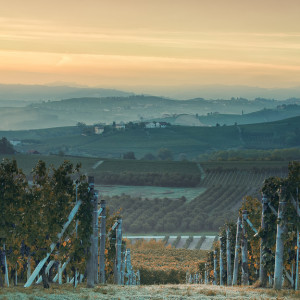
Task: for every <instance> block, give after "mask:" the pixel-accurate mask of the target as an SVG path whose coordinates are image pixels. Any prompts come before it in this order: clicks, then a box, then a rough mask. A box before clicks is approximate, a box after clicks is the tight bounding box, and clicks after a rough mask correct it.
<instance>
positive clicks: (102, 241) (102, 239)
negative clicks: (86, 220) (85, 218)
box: [99, 200, 106, 283]
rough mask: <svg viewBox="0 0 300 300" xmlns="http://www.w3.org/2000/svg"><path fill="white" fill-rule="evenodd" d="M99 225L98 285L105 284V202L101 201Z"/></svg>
mask: <svg viewBox="0 0 300 300" xmlns="http://www.w3.org/2000/svg"><path fill="white" fill-rule="evenodd" d="M101 208H102V212H101V223H100V259H99V265H100V283H105V239H106V201H105V200H101Z"/></svg>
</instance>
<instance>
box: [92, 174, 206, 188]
mask: <svg viewBox="0 0 300 300" xmlns="http://www.w3.org/2000/svg"><path fill="white" fill-rule="evenodd" d="M200 180H201V175H200V174H182V173H152V172H149V173H140V172H139V173H135V172H123V173H113V172H103V173H100V174H99V175H98V176H97V181H98V182H99V183H101V184H113V185H114V184H120V185H137V186H165V187H195V186H197V185H198V184H199V182H200Z"/></svg>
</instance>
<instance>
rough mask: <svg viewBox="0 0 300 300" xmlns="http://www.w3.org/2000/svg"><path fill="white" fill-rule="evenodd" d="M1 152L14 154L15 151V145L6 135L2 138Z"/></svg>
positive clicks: (0, 141)
mask: <svg viewBox="0 0 300 300" xmlns="http://www.w3.org/2000/svg"><path fill="white" fill-rule="evenodd" d="M0 153H1V154H14V153H15V150H14V147H13V145H12V144H11V143H10V142H9V141H8V139H7V138H5V137H3V138H2V139H1V140H0Z"/></svg>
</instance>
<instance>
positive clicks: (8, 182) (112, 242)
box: [0, 160, 140, 288]
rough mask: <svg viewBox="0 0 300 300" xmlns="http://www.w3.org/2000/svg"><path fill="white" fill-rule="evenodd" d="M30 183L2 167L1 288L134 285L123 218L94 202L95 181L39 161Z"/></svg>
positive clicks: (6, 164) (9, 164)
mask: <svg viewBox="0 0 300 300" xmlns="http://www.w3.org/2000/svg"><path fill="white" fill-rule="evenodd" d="M32 179H33V180H32V183H31V184H29V182H28V180H27V178H26V176H25V175H24V173H23V172H22V170H20V169H19V168H18V166H17V163H16V161H15V160H13V161H9V160H4V161H3V162H2V163H1V164H0V187H1V189H0V205H1V211H0V219H1V221H0V222H1V226H0V267H1V268H0V286H1V287H3V285H4V282H5V284H6V286H7V287H9V285H10V282H13V284H14V285H15V286H17V285H18V283H19V282H22V284H24V283H25V284H24V287H25V288H28V287H30V286H31V285H32V284H34V283H37V284H38V283H41V282H42V283H43V286H44V288H49V287H50V283H53V282H58V283H59V284H62V283H63V282H66V283H73V284H74V287H76V286H77V285H78V283H81V282H83V281H86V283H87V286H88V287H94V285H95V283H99V282H101V283H105V282H115V283H117V284H121V283H122V284H127V285H131V284H138V283H139V280H140V279H139V278H140V277H139V271H138V272H137V273H135V272H134V271H133V268H132V265H131V257H130V249H128V248H126V245H125V243H124V242H122V219H121V218H120V217H119V216H118V215H109V214H108V210H107V209H106V204H105V201H104V200H101V203H99V202H98V194H97V191H95V190H94V179H93V177H89V178H88V182H87V178H86V177H85V176H83V175H82V174H81V173H80V170H79V166H78V165H76V166H75V167H73V165H72V164H71V163H70V162H68V161H65V162H64V163H63V164H62V165H61V166H59V167H58V168H54V167H53V166H52V167H50V168H46V164H45V162H43V161H39V162H38V163H37V165H36V166H35V168H34V169H33V171H32Z"/></svg>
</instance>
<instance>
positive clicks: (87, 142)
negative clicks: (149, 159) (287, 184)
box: [0, 116, 300, 159]
mask: <svg viewBox="0 0 300 300" xmlns="http://www.w3.org/2000/svg"><path fill="white" fill-rule="evenodd" d="M0 136H5V137H7V138H8V139H9V140H17V141H19V142H20V143H19V144H18V145H16V146H15V148H16V150H17V151H19V152H27V151H29V150H36V151H38V152H40V153H42V154H49V153H59V152H60V151H62V152H63V153H65V154H68V155H75V156H93V157H106V158H120V157H121V156H122V155H123V154H124V153H126V152H128V151H133V152H134V153H135V156H136V157H137V158H141V157H143V156H144V155H145V154H147V153H152V154H154V155H156V154H157V152H158V151H159V149H161V148H168V149H169V150H171V151H172V153H173V156H174V158H175V159H178V158H180V157H181V156H185V157H187V158H195V157H197V156H198V155H199V154H201V153H206V152H211V151H215V150H226V149H248V148H251V149H274V148H289V147H299V146H300V144H299V143H300V117H299V116H298V117H294V118H290V119H285V120H281V121H276V122H270V123H261V124H253V125H237V126H218V127H216V126H215V127H188V126H170V127H167V128H154V129H144V128H136V129H128V130H125V131H124V130H116V131H110V132H108V133H106V134H102V135H83V134H82V131H81V129H80V128H79V127H61V128H51V129H40V130H22V131H0Z"/></svg>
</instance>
